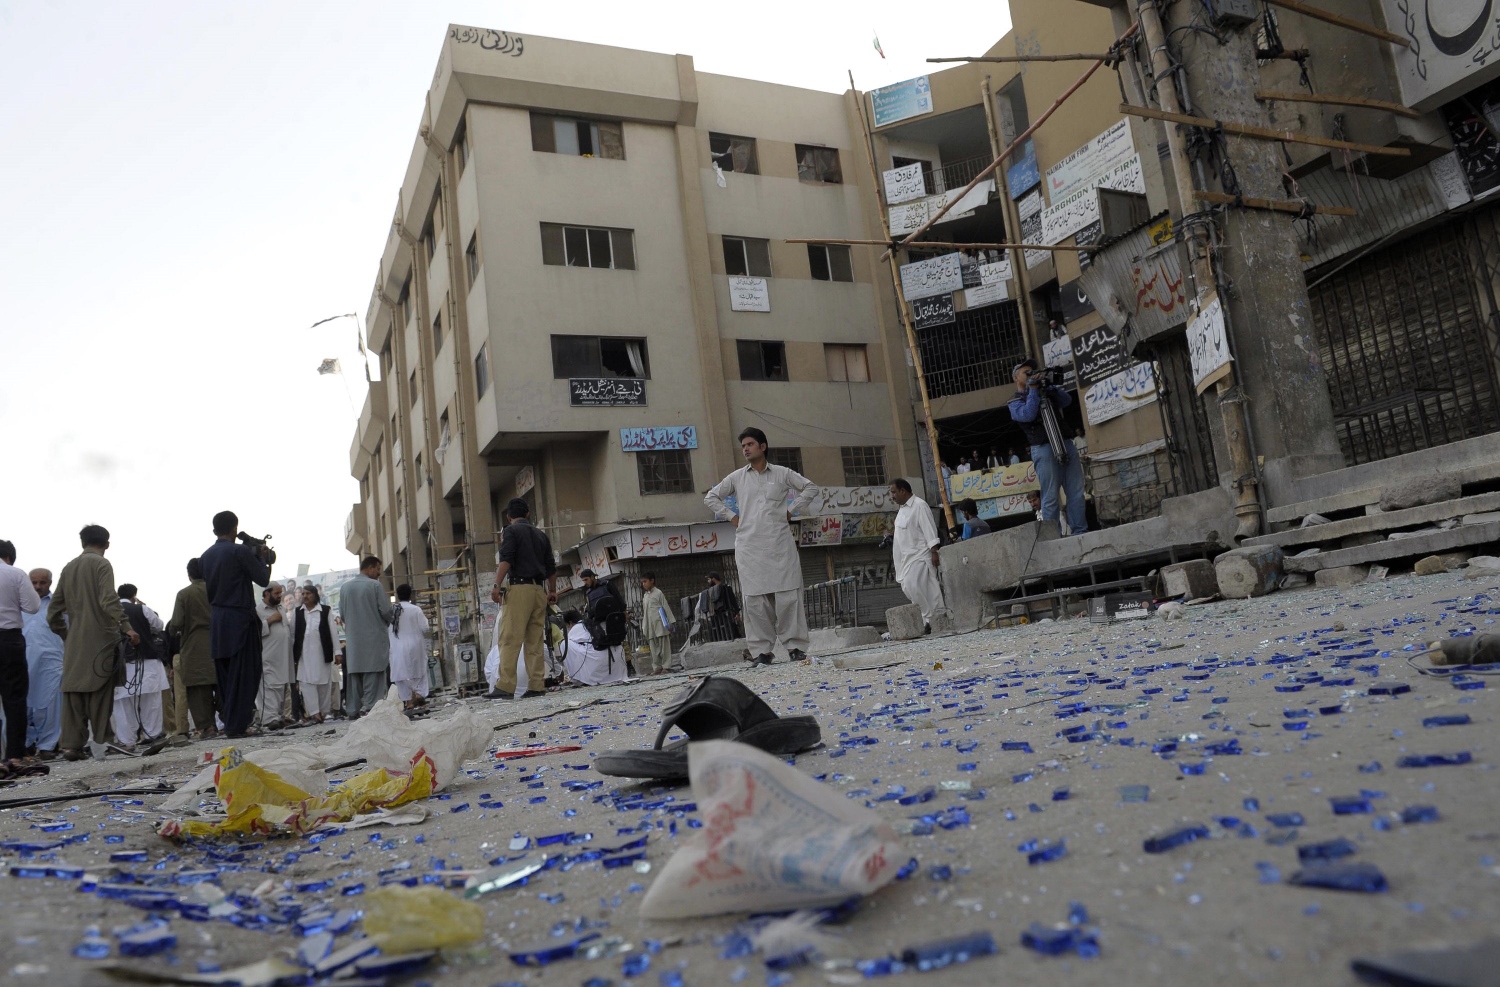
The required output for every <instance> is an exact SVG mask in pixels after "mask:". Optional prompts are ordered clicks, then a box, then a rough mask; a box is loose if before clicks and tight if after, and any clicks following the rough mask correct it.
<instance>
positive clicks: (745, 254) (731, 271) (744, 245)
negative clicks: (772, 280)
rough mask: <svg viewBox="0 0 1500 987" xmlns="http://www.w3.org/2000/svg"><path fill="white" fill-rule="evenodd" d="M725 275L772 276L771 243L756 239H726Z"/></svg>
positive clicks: (740, 276)
mask: <svg viewBox="0 0 1500 987" xmlns="http://www.w3.org/2000/svg"><path fill="white" fill-rule="evenodd" d="M724 273H726V274H728V275H729V276H730V277H739V278H743V277H752V278H768V277H770V276H771V241H770V240H761V239H757V238H755V237H744V236H726V237H724Z"/></svg>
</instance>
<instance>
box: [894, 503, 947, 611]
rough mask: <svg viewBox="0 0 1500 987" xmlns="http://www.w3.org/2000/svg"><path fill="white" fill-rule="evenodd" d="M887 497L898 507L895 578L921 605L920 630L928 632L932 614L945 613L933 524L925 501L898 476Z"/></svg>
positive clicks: (915, 601)
mask: <svg viewBox="0 0 1500 987" xmlns="http://www.w3.org/2000/svg"><path fill="white" fill-rule="evenodd" d="M891 498H892V499H893V500H895V502H896V503H897V504H900V505H901V509H900V510H899V511H897V512H896V532H895V534H894V535H893V536H892V541H891V547H892V549H893V554H894V561H895V564H896V581H897V582H899V583H900V584H901V592H903V593H905V594H906V598H907V599H908V600H910V601H911V602H913V603H915V604H916V605H917V606H919V607H921V608H922V623H923V625H924V626H925V629H924V631H923V633H924V634H930V633H932V618H933V617H934V616H936V615H937V614H940V613H947V612H948V607H947V605H946V604H945V603H943V584H942V583H941V582H939V581H938V545H939V544H941V542H940V541H939V539H938V533H937V525H936V524H935V523H933V520H932V508H931V507H928V506H927V501H925V500H923V499H922V498H921V497H918V496H917V495H916V494H914V493H912V490H911V484H910V483H907V482H906V481H905V480H903V479H902V478H901V477H897V478H896V481H895V482H894V483H892V484H891Z"/></svg>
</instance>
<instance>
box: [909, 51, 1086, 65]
mask: <svg viewBox="0 0 1500 987" xmlns="http://www.w3.org/2000/svg"><path fill="white" fill-rule="evenodd" d="M1114 57H1115V56H1113V55H1111V54H1109V53H1108V52H1106V53H1104V54H1103V55H1091V54H1089V55H1085V54H1078V55H975V56H973V57H972V58H929V59H927V60H928V61H929V62H1001V63H1008V62H1091V61H1092V62H1105V61H1108V60H1109V59H1111V58H1114Z"/></svg>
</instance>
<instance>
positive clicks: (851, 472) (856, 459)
mask: <svg viewBox="0 0 1500 987" xmlns="http://www.w3.org/2000/svg"><path fill="white" fill-rule="evenodd" d="M839 453H840V454H841V455H842V456H843V457H844V485H845V486H849V487H879V486H883V485H884V484H885V482H886V478H885V446H843V447H841V448H840V449H839Z"/></svg>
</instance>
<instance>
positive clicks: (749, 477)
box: [570, 428, 818, 665]
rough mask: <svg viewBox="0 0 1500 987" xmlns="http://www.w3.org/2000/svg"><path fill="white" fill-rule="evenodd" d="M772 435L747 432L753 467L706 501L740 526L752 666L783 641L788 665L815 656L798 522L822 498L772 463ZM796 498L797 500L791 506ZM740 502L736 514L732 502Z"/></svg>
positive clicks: (739, 561) (738, 553) (744, 446)
mask: <svg viewBox="0 0 1500 987" xmlns="http://www.w3.org/2000/svg"><path fill="white" fill-rule="evenodd" d="M766 448H767V442H766V433H765V432H762V431H761V430H760V429H758V428H747V429H745V430H744V431H743V432H741V433H740V451H741V452H743V453H744V455H745V460H746V462H748V463H749V465H748V466H746V467H744V468H743V469H737V470H735V471H734V472H733V473H730V474H729V475H728V476H727V477H725V478H724V479H723V480H722V481H720V482H719V485H718V486H716V487H714V488H713V489H712V490H710V491H709V492H708V495H707V496H705V497H704V498H703V502H704V503H705V504H707V505H708V509H709V510H711V511H713V512H714V516H716V517H718V518H719V519H720V520H726V521H733V522H734V527H735V532H734V563H735V566H736V567H737V568H738V569H739V572H740V594H741V596H742V597H743V600H742V601H741V605H742V608H743V609H742V611H741V612H742V614H743V617H744V622H745V643H746V644H747V645H748V646H749V649H750V651H749V653H750V660H751V661H752V662H754V663H756V664H760V665H769V664H771V662H772V661H773V660H774V659H773V657H772V648H773V647H774V646H775V644H776V642H777V641H778V640H779V641H780V642H781V643H782V645H783V646H785V647H786V649H787V655H788V660H790V661H802V660H803V659H805V658H806V657H807V647H808V638H809V634H808V630H807V612H806V611H805V610H804V609H803V606H802V565H801V562H800V560H799V559H798V557H797V538H796V536H795V535H794V534H793V533H792V518H793V516H794V515H796V514H798V513H800V512H801V511H802V510H803V509H805V508H807V507H808V506H810V505H811V504H812V502H813V501H814V500H815V499H816V498H817V496H818V488H817V486H815V485H814V484H813V482H812V481H811V480H809V479H808V478H807V477H805V476H803V475H802V474H801V473H798V472H796V471H795V470H790V469H787V468H786V467H785V466H775V465H772V464H771V463H768V462H766ZM792 494H796V499H795V500H792V501H791V505H790V507H789V506H788V503H787V502H788V500H789V499H790V498H791V495H792ZM731 496H732V497H733V498H734V499H735V508H731V507H730V506H729V504H728V503H727V500H728V498H729V497H731ZM570 650H571V649H570Z"/></svg>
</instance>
